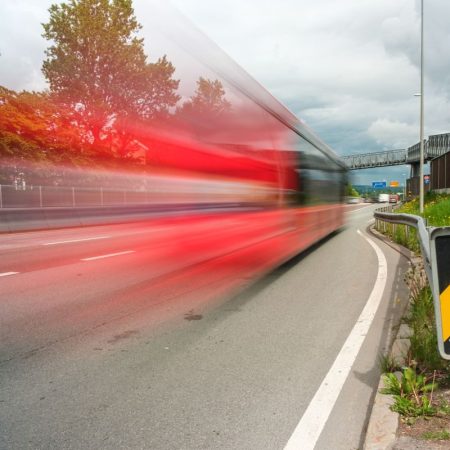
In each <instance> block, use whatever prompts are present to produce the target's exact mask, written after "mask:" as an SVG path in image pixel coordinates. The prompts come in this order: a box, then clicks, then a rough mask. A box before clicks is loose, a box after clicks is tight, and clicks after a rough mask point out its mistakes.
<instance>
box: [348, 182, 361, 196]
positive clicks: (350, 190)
mask: <svg viewBox="0 0 450 450" xmlns="http://www.w3.org/2000/svg"><path fill="white" fill-rule="evenodd" d="M345 196H346V197H359V192H358V191H357V190H356V189H355V188H354V187H353V186H352V185H351V184H350V183H348V184H347V185H346V187H345Z"/></svg>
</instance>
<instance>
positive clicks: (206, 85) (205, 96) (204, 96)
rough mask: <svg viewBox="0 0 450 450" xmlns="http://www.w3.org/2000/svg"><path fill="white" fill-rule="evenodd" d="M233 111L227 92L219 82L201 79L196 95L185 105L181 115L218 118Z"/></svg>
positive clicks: (198, 82) (180, 111) (181, 109)
mask: <svg viewBox="0 0 450 450" xmlns="http://www.w3.org/2000/svg"><path fill="white" fill-rule="evenodd" d="M230 109H231V103H230V102H229V101H228V100H227V99H226V98H225V90H224V88H223V85H222V83H221V82H220V81H219V80H209V79H207V78H203V77H200V78H199V79H198V81H197V89H196V91H195V94H194V95H193V96H192V97H191V98H190V100H188V101H187V102H185V103H184V104H183V106H182V107H181V108H180V110H179V113H180V114H181V115H187V114H192V115H193V116H197V117H198V116H203V117H210V118H211V117H217V116H219V115H221V114H223V113H225V112H227V111H229V110H230Z"/></svg>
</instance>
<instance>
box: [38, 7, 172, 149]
mask: <svg viewBox="0 0 450 450" xmlns="http://www.w3.org/2000/svg"><path fill="white" fill-rule="evenodd" d="M49 12H50V19H49V21H48V23H46V24H43V27H44V34H43V36H44V37H45V38H46V39H47V40H49V41H50V42H51V46H50V47H49V48H48V49H47V50H46V55H47V59H46V60H45V61H44V63H43V67H42V71H43V73H44V76H45V77H46V79H47V81H48V82H49V84H50V91H51V93H52V94H53V96H54V97H55V98H56V99H57V100H58V102H59V103H60V104H62V105H64V107H65V108H66V109H67V110H68V111H69V110H70V111H71V113H72V116H73V120H76V121H77V122H78V124H79V126H80V127H82V128H83V129H84V130H85V133H86V134H87V135H88V137H89V139H90V140H91V141H93V143H94V144H95V145H100V144H105V142H106V141H107V140H109V142H110V143H112V144H114V145H113V147H115V151H116V153H118V154H120V155H124V154H125V155H126V154H127V149H126V146H127V145H129V144H130V143H131V142H132V141H133V138H130V136H128V135H127V133H128V134H129V125H130V123H135V122H136V121H137V120H151V119H156V118H159V117H165V116H167V115H168V113H169V108H171V107H173V106H175V105H176V103H177V102H178V100H179V98H180V97H179V96H178V95H177V93H176V90H177V89H178V84H179V81H177V80H174V79H173V78H172V76H173V74H174V71H175V68H174V66H173V65H172V64H171V63H170V62H169V61H168V60H167V58H166V57H165V56H164V57H162V58H160V59H158V60H157V61H156V62H155V63H148V62H147V57H146V55H145V53H144V42H143V39H142V38H139V37H138V32H139V30H140V29H141V25H140V24H139V23H138V21H137V19H136V17H135V15H134V11H133V8H132V1H131V0H70V1H68V2H66V3H61V4H60V5H56V4H54V5H52V6H51V7H50V9H49ZM124 130H126V132H124ZM112 150H113V151H114V148H113V149H112Z"/></svg>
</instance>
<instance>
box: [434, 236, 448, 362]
mask: <svg viewBox="0 0 450 450" xmlns="http://www.w3.org/2000/svg"><path fill="white" fill-rule="evenodd" d="M430 249H431V268H432V276H433V299H434V311H435V315H436V327H437V337H438V347H439V353H440V354H441V356H442V357H443V358H445V359H450V227H442V228H435V229H433V230H432V231H431V233H430Z"/></svg>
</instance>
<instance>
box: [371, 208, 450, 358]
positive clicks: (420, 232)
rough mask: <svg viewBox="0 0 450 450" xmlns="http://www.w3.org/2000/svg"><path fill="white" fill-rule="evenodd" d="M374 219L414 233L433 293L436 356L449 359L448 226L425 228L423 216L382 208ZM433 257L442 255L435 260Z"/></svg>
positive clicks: (449, 261)
mask: <svg viewBox="0 0 450 450" xmlns="http://www.w3.org/2000/svg"><path fill="white" fill-rule="evenodd" d="M374 218H375V221H378V222H379V221H381V222H387V223H391V224H394V225H406V226H407V227H413V228H415V229H416V230H417V237H418V241H419V245H420V250H421V253H422V257H423V260H424V268H425V273H426V275H427V278H428V281H429V283H430V287H431V291H432V293H433V302H434V311H435V317H436V331H437V336H438V349H439V353H440V355H441V357H442V358H444V359H447V360H450V253H449V252H448V249H449V248H450V227H427V225H426V222H425V219H424V218H423V217H420V216H416V215H413V214H401V213H393V212H387V211H386V208H380V209H378V210H376V211H375V213H374ZM378 225H379V224H378V223H377V226H378ZM436 236H438V237H439V238H441V239H440V241H441V242H438V240H437V239H436ZM444 246H445V247H444ZM439 250H440V251H439ZM437 254H442V255H445V256H444V257H443V258H441V260H439V258H437V256H436V255H437ZM444 302H445V304H444Z"/></svg>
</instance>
